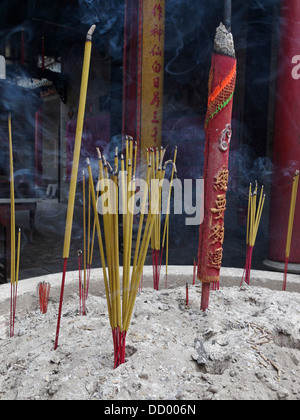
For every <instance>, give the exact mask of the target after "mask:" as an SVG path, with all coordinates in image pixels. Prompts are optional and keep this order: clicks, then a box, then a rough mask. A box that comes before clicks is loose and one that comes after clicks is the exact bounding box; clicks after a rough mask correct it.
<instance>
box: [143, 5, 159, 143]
mask: <svg viewBox="0 0 300 420" xmlns="http://www.w3.org/2000/svg"><path fill="white" fill-rule="evenodd" d="M142 8H143V11H142V27H143V28H142V38H141V39H140V60H139V63H140V83H141V88H140V92H139V93H140V104H138V108H139V107H140V127H138V128H139V129H138V130H137V131H138V133H139V132H140V145H141V150H142V151H144V150H146V148H147V147H157V146H158V147H159V146H161V144H162V119H163V91H164V89H163V88H164V45H165V0H143V1H142ZM140 18H141V16H140ZM138 96H139V95H138Z"/></svg>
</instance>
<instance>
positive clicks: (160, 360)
mask: <svg viewBox="0 0 300 420" xmlns="http://www.w3.org/2000/svg"><path fill="white" fill-rule="evenodd" d="M200 293H201V288H200V287H198V286H193V287H190V305H189V307H185V306H184V305H182V301H183V300H184V298H185V283H184V285H183V286H182V287H180V288H176V289H173V290H167V291H166V290H163V291H159V292H154V291H153V290H152V289H145V290H144V291H143V293H142V294H140V295H138V297H137V301H136V306H135V312H134V317H133V320H132V324H131V326H130V330H129V333H128V340H127V356H126V359H127V362H126V363H125V364H124V365H122V366H120V367H119V368H118V369H116V370H113V343H112V334H111V329H110V327H109V323H108V316H107V308H106V299H105V296H95V295H93V294H92V295H90V296H89V299H88V314H87V316H86V317H80V316H79V315H78V301H79V298H78V295H76V294H73V295H71V296H69V297H68V298H67V299H66V301H65V303H64V307H63V317H62V323H61V333H60V341H59V348H58V350H57V351H54V350H53V347H54V338H55V330H56V322H57V310H58V301H54V300H51V301H50V303H49V311H48V313H47V314H46V315H41V314H40V312H39V309H38V298H37V302H36V310H32V309H31V308H27V307H26V306H24V307H19V308H18V313H17V319H16V327H15V330H16V336H15V337H14V338H13V339H10V338H8V337H7V336H6V337H4V336H3V334H2V335H0V345H1V355H0V399H2V400H11V399H16V400H31V399H36V400H75V399H76V400H77V399H82V400H89V399H104V400H112V399H117V400H140V399H142V400H149V399H150V400H151V399H152V400H157V399H159V400H170V399H171V400H190V399H195V400H244V399H253V400H262V399H264V400H265V399H266V400H282V399H284V400H298V399H300V331H299V325H300V295H299V294H296V293H283V292H276V291H271V290H268V289H261V288H257V287H243V288H238V287H232V288H226V289H221V291H219V292H212V294H211V300H210V308H209V310H208V311H207V312H206V313H205V314H203V313H201V312H200V309H199V308H200ZM4 316H5V319H6V323H7V324H8V323H9V313H7V314H6V315H4ZM270 361H271V362H272V363H273V364H274V365H275V366H277V368H278V369H279V371H280V372H278V370H277V369H276V368H274V366H273V365H272V364H271V363H270Z"/></svg>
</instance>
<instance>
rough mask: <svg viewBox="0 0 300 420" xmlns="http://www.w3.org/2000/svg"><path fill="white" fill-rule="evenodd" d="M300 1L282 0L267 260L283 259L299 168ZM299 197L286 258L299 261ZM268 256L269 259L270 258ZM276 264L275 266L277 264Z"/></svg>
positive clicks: (280, 260)
mask: <svg viewBox="0 0 300 420" xmlns="http://www.w3.org/2000/svg"><path fill="white" fill-rule="evenodd" d="M299 63H300V2H299V0H283V1H282V10H281V43H280V52H279V60H278V80H277V103H276V116H275V132H274V146H273V164H274V178H273V185H272V193H271V212H270V232H269V238H270V242H269V261H268V262H266V263H267V264H268V265H270V264H271V265H272V262H274V261H275V262H284V260H285V246H286V236H287V228H288V219H289V208H290V200H291V192H292V179H293V176H294V174H295V170H296V169H300V65H299ZM299 237H300V200H298V202H297V207H296V212H295V222H294V233H293V241H292V248H291V256H290V262H291V263H294V264H299V263H300V240H299ZM270 260H271V261H270ZM278 268H279V267H278Z"/></svg>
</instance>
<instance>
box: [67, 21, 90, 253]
mask: <svg viewBox="0 0 300 420" xmlns="http://www.w3.org/2000/svg"><path fill="white" fill-rule="evenodd" d="M95 29H96V26H95V25H93V26H92V27H91V29H90V30H89V32H88V36H87V40H86V44H85V51H84V62H83V71H82V80H81V90H80V99H79V109H78V118H77V127H76V136H75V146H74V156H73V164H72V173H71V182H70V192H69V201H68V211H67V220H66V230H65V240H64V251H63V258H64V259H67V258H69V255H70V244H71V235H72V225H73V217H74V205H75V195H76V187H77V178H78V168H79V158H80V150H81V140H82V133H83V124H84V116H85V107H86V98H87V90H88V81H89V72H90V62H91V52H92V35H93V33H94V31H95Z"/></svg>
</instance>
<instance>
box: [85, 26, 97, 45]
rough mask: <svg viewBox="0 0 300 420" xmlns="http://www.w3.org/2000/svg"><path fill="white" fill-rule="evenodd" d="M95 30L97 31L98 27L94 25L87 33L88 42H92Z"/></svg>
mask: <svg viewBox="0 0 300 420" xmlns="http://www.w3.org/2000/svg"><path fill="white" fill-rule="evenodd" d="M95 30H96V25H93V26H92V27H91V28H90V30H89V31H88V33H87V36H86V39H87V41H91V40H92V37H93V34H94V32H95Z"/></svg>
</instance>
